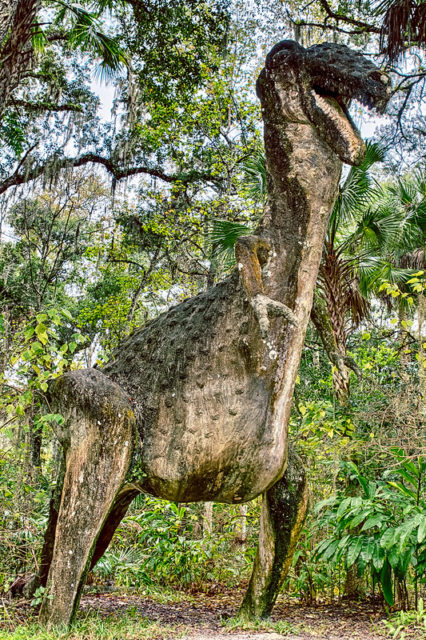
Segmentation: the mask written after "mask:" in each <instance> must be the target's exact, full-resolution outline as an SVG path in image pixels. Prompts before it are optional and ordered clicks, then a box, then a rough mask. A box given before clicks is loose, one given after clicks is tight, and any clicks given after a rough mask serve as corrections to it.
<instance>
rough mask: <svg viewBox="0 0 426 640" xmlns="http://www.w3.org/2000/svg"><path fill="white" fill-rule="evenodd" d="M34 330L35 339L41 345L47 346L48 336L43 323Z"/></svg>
mask: <svg viewBox="0 0 426 640" xmlns="http://www.w3.org/2000/svg"><path fill="white" fill-rule="evenodd" d="M35 330H36V334H37V338H38V339H39V340H40V342H41V343H42V344H47V341H48V336H47V329H46V327H45V325H44V324H43V323H40V324H38V325H37V326H36V329H35Z"/></svg>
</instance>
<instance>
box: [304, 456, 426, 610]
mask: <svg viewBox="0 0 426 640" xmlns="http://www.w3.org/2000/svg"><path fill="white" fill-rule="evenodd" d="M391 454H392V455H393V457H394V461H395V463H396V464H398V466H396V467H395V468H394V469H390V470H388V471H386V472H384V473H383V474H382V477H381V478H380V479H378V480H374V479H370V478H368V477H366V476H364V475H362V474H361V473H360V471H359V469H358V467H357V466H356V465H355V464H354V463H353V462H348V463H346V465H345V466H346V468H347V469H348V470H349V472H350V474H351V475H350V477H351V478H353V479H355V480H357V481H358V483H359V485H360V487H361V489H362V494H361V495H357V496H347V495H345V493H341V494H339V495H337V496H333V497H332V498H328V499H327V500H325V501H323V502H322V503H320V504H319V505H317V507H316V510H317V511H320V510H322V509H324V508H326V509H325V511H324V513H323V516H322V519H321V520H320V525H321V526H326V525H327V526H330V525H331V526H332V527H333V535H332V536H330V537H327V538H326V539H325V540H323V541H322V542H321V543H320V544H319V545H318V546H317V548H316V555H317V556H318V557H319V558H322V560H324V561H325V560H328V561H329V562H334V563H337V562H339V561H340V560H343V561H344V563H345V567H346V568H349V567H351V566H352V565H353V564H355V563H356V565H357V569H358V574H359V575H362V574H363V573H364V572H365V570H366V569H367V568H368V570H369V571H370V572H371V574H372V575H373V577H374V578H376V579H378V580H379V581H380V584H381V588H382V592H383V595H384V598H385V600H386V602H387V603H388V604H389V605H393V604H394V596H393V582H392V574H393V575H394V576H395V578H397V579H398V580H399V581H403V580H405V579H406V577H407V574H408V572H409V570H410V568H412V569H413V570H414V572H415V574H416V576H422V575H424V573H425V570H426V501H425V499H424V495H425V494H424V491H423V489H424V484H425V479H426V461H425V460H424V459H423V458H419V459H418V460H417V461H411V460H409V459H406V457H405V455H404V452H403V451H401V450H392V451H391Z"/></svg>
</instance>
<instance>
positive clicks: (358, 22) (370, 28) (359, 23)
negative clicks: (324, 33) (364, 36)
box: [319, 0, 381, 33]
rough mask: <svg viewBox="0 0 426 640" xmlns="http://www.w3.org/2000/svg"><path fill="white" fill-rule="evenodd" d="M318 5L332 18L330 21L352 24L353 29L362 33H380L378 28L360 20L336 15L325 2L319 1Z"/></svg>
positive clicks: (323, 0) (324, 0)
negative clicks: (358, 29)
mask: <svg viewBox="0 0 426 640" xmlns="http://www.w3.org/2000/svg"><path fill="white" fill-rule="evenodd" d="M319 2H320V5H321V6H322V8H323V9H324V11H325V12H326V14H327V17H328V18H332V20H336V22H340V21H341V22H345V23H346V24H352V25H353V26H354V27H359V28H361V29H364V31H369V32H370V33H381V29H380V27H376V26H374V25H372V24H369V23H368V22H363V21H362V20H356V19H355V18H351V17H350V16H345V15H342V14H341V13H336V12H335V11H333V10H332V8H331V7H330V5H329V4H328V2H327V0H319Z"/></svg>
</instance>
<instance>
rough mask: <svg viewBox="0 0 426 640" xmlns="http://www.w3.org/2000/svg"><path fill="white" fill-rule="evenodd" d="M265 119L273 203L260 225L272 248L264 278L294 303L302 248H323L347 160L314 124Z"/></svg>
mask: <svg viewBox="0 0 426 640" xmlns="http://www.w3.org/2000/svg"><path fill="white" fill-rule="evenodd" d="M265 120H266V121H265V153H266V165H267V179H268V206H267V208H266V212H265V216H264V218H263V221H262V223H261V230H262V231H263V233H265V234H267V235H268V236H269V238H270V241H271V243H272V245H273V252H272V257H271V263H270V265H268V268H267V275H266V277H265V278H264V283H265V289H266V292H267V294H268V295H269V296H270V297H272V298H273V299H274V300H280V301H281V302H284V303H285V304H287V305H288V306H290V307H293V305H294V300H295V296H296V291H297V287H298V285H297V282H298V271H299V268H300V264H301V259H302V254H303V253H305V252H304V251H303V249H304V248H305V247H307V246H308V245H309V247H310V252H311V251H312V250H314V251H315V252H316V253H317V252H318V251H319V253H320V254H321V251H322V245H323V240H324V234H325V228H326V224H327V220H328V217H329V215H330V212H331V210H332V207H333V205H334V201H335V199H336V195H337V189H338V184H339V179H340V174H341V167H342V163H341V161H340V160H339V159H338V157H337V156H336V155H335V154H334V153H333V152H332V151H331V149H330V148H329V147H328V145H327V144H326V143H325V142H323V141H322V140H321V139H320V138H319V136H318V135H317V132H316V130H315V129H314V128H313V127H312V126H310V125H308V124H299V123H288V122H283V123H282V124H276V123H273V124H271V123H269V122H268V121H267V119H266V118H265ZM306 257H307V256H306V255H305V257H304V260H306ZM318 266H319V262H318V265H316V266H315V265H314V264H312V265H311V267H312V268H314V269H318Z"/></svg>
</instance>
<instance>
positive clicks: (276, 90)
mask: <svg viewBox="0 0 426 640" xmlns="http://www.w3.org/2000/svg"><path fill="white" fill-rule="evenodd" d="M257 92H258V95H259V97H260V100H261V103H262V115H263V120H264V135H265V153H266V163H267V185H268V205H267V207H266V210H265V214H264V217H263V220H262V223H261V225H260V226H259V228H258V230H257V232H256V234H255V235H254V236H250V237H247V238H242V239H240V240H239V241H238V242H237V246H236V256H237V260H238V268H237V269H236V270H235V272H234V273H233V274H232V275H231V276H230V277H229V278H227V279H226V280H225V281H224V282H221V283H220V284H218V285H217V286H215V287H213V288H211V289H209V290H208V291H206V292H204V293H201V294H200V295H198V296H196V297H195V298H192V299H190V300H187V301H185V302H183V303H182V304H180V305H178V306H177V307H175V308H173V309H171V310H169V311H168V312H167V313H165V314H163V315H161V316H160V317H158V318H157V319H156V320H154V321H153V322H151V323H149V324H148V325H146V326H145V327H143V328H142V329H140V330H137V331H135V332H134V333H133V334H132V335H131V336H129V338H128V339H127V340H126V341H125V342H124V343H123V344H122V345H121V347H120V349H119V350H118V352H117V353H116V355H115V357H114V358H113V360H112V361H111V362H110V363H109V364H108V365H107V366H106V367H105V368H104V369H103V371H102V372H100V371H95V370H87V371H80V372H77V373H76V372H74V373H69V374H66V375H65V376H63V378H61V379H60V380H59V381H57V382H55V383H54V384H53V385H52V386H51V389H50V393H51V402H52V404H55V403H56V405H57V407H58V409H59V410H60V411H61V412H62V413H63V414H64V415H65V417H66V419H67V421H66V423H65V425H64V426H63V427H62V428H61V430H60V432H59V433H58V436H59V438H60V439H61V441H62V443H63V445H64V447H65V450H66V473H65V479H64V487H66V488H67V489H66V491H67V492H68V493H69V492H70V491H71V490H72V491H73V492H74V493H73V495H72V500H73V502H72V504H73V505H75V504H78V505H79V508H78V509H77V507H75V508H73V511H72V513H70V510H69V509H67V508H66V505H67V504H68V502H69V498H68V497H67V496H68V493H66V491H65V489H64V491H63V497H62V501H61V506H60V512H59V515H58V524H57V534H56V544H55V550H54V552H53V557H52V561H51V568H50V572H49V578H48V583H47V591H46V594H47V595H49V594H54V596H55V598H54V599H53V600H52V599H50V600H49V599H48V598H45V600H44V603H43V605H42V609H41V619H42V621H44V622H47V623H50V624H52V623H54V622H58V621H61V622H64V623H67V622H69V621H70V620H71V619H72V617H73V614H74V611H75V609H76V606H77V603H78V598H79V593H80V591H81V585H82V584H83V583H84V576H85V574H86V572H87V570H88V569H89V568H90V566H91V564H92V562H93V560H95V559H97V558H99V557H100V555H101V554H102V552H103V550H104V549H105V548H106V546H107V544H108V542H109V540H110V539H111V536H112V534H113V531H114V528H115V527H116V526H117V524H118V522H119V521H120V518H121V517H122V516H123V515H124V513H125V511H126V508H127V505H128V503H129V502H130V501H131V499H132V498H133V497H134V495H135V492H138V491H146V492H149V493H151V494H153V495H155V496H159V497H163V498H167V499H169V500H176V501H183V502H189V501H203V500H213V501H218V502H229V503H238V502H243V501H247V500H251V499H252V498H254V497H255V496H257V495H259V494H261V493H264V495H265V497H264V503H263V504H264V506H263V509H262V521H261V535H260V544H259V550H258V556H257V558H256V562H255V569H254V573H253V576H252V580H251V582H250V587H249V590H248V593H247V595H246V597H245V600H244V603H243V607H242V613H243V614H244V615H245V616H254V615H256V616H257V615H267V614H268V613H269V612H270V610H271V608H272V606H273V603H274V602H275V598H276V595H277V593H278V589H279V586H280V584H281V583H282V579H283V577H284V574H285V571H286V570H287V569H288V566H289V562H290V559H291V554H292V552H293V550H294V545H295V541H296V539H297V535H298V533H299V531H300V529H301V526H302V523H303V518H304V514H305V512H306V506H307V489H306V479H305V475H304V472H303V468H302V467H301V465H300V461H299V460H298V458H297V456H295V455H294V454H291V456H290V461H291V465H290V466H289V468H288V470H287V472H286V468H287V462H288V442H287V425H288V421H289V416H290V409H291V400H292V395H293V389H294V384H295V380H296V376H297V371H298V367H299V361H300V355H301V351H302V347H303V341H304V337H305V332H306V327H307V323H308V320H309V316H310V310H311V306H312V297H313V290H314V287H315V281H316V277H317V272H318V267H319V262H320V259H321V252H322V246H323V241H324V235H325V229H326V225H327V219H328V216H329V214H330V211H331V209H332V207H333V204H334V201H335V198H336V195H337V189H338V183H339V178H340V172H341V166H342V161H345V162H350V163H352V164H357V163H359V162H361V160H362V158H363V155H364V144H363V142H362V140H361V139H360V137H359V134H358V133H357V131H356V129H355V128H354V127H353V125H352V124H351V121H350V119H349V117H348V114H347V111H346V105H347V103H348V101H349V99H350V98H351V97H353V96H356V97H358V98H361V99H363V101H364V102H366V103H372V104H377V105H378V107H379V108H380V109H382V108H383V105H384V103H385V102H386V96H388V95H389V82H388V79H387V77H386V76H384V75H383V74H381V73H380V72H379V70H378V69H377V68H376V67H375V66H374V65H373V64H372V63H371V62H369V61H367V60H365V59H364V58H363V57H362V56H359V54H356V53H354V52H351V51H350V50H349V49H347V48H346V47H342V46H341V45H318V46H316V47H311V48H310V49H307V50H305V49H303V47H301V46H300V45H298V44H297V43H295V42H292V41H283V42H281V43H279V44H278V45H276V46H275V47H274V48H273V49H272V51H271V52H270V54H269V55H268V57H267V60H266V66H265V68H264V69H263V71H262V73H261V74H260V77H259V80H258V84H257ZM130 427H132V429H133V433H134V441H133V439H132V438H130V436H129V429H130ZM120 429H121V430H122V437H121V438H120ZM111 433H113V434H114V438H116V442H115V443H114V446H111V442H110V434H111ZM96 439H98V440H99V443H100V444H99V443H98V446H97V447H93V442H94V441H96ZM133 442H134V444H133ZM99 447H100V448H99ZM129 447H131V448H132V456H131V458H132V461H131V462H130V458H129ZM99 451H101V452H102V456H100V454H99ZM76 452H77V453H76ZM108 459H109V460H110V462H109V464H110V465H111V468H114V469H117V470H119V471H117V473H116V474H115V475H117V474H118V475H117V477H118V480H119V481H117V477H114V478H111V477H109V476H108V474H107V475H105V468H107V466H108ZM126 465H127V467H126ZM125 468H127V472H126V480H125V481H124V480H123V473H124V469H125ZM82 469H83V470H84V469H86V470H87V478H88V479H89V482H91V483H94V482H96V483H97V486H96V491H95V492H94V495H95V496H97V497H96V500H95V498H91V496H90V487H89V488H87V487H84V486H83V485H82V486H81V489H80V494H79V490H78V486H79V485H78V482H80V483H81V482H82V481H81V480H80V479H81V477H82V476H81V470H82ZM141 470H142V472H143V477H142V474H141ZM85 473H86V472H85ZM84 477H86V476H84ZM73 483H74V484H75V485H76V486H77V489H76V488H75V487H74V485H73ZM112 485H113V489H111V486H112ZM73 487H74V488H73ZM74 494H75V495H74ZM79 495H80V497H79ZM102 496H103V497H102ZM80 498H81V499H80ZM101 500H103V501H104V502H103V503H102V504H100V503H99V502H100V501H101ZM67 501H68V502H67ZM79 509H81V510H83V511H84V513H86V514H87V511H88V510H91V509H92V510H93V512H94V513H96V521H94V522H93V525H90V523H88V521H87V517H86V516H84V515H81V516H80V515H79ZM280 523H282V524H283V526H281V528H280ZM80 529H81V530H82V531H84V536H83V534H82V537H80V538H79V539H80V540H82V539H83V538H84V544H83V543H82V542H79V541H78V540H77V541H76V543H75V544H76V549H77V550H78V555H79V557H80V558H81V557H83V558H84V562H82V561H81V560H80V562H79V563H77V561H74V560H73V558H75V556H76V554H75V553H74V551H73V549H69V551H66V549H65V550H64V545H68V546H70V544H71V540H72V537H73V536H72V532H75V531H79V530H80ZM49 548H50V547H49ZM70 552H71V553H70ZM67 553H68V554H69V555H66V554H67ZM64 557H66V558H67V562H68V563H69V569H70V572H71V573H72V575H73V576H75V577H74V578H73V579H72V580H71V579H69V580H68V579H67V577H66V575H64V570H63V566H62V565H61V563H62V562H63V558H64ZM67 580H68V582H67ZM59 583H60V584H59Z"/></svg>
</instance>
